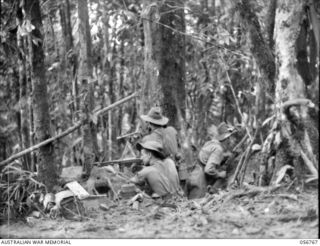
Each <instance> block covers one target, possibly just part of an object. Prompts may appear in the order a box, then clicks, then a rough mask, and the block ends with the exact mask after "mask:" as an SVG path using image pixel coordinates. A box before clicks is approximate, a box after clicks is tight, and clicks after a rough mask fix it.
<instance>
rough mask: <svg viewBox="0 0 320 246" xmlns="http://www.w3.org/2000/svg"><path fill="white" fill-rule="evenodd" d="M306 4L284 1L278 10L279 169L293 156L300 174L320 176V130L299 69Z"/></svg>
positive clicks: (277, 107)
mask: <svg viewBox="0 0 320 246" xmlns="http://www.w3.org/2000/svg"><path fill="white" fill-rule="evenodd" d="M305 4H306V1H299V0H294V1H290V3H289V2H287V1H282V2H279V3H278V6H277V11H276V19H275V51H276V64H278V68H277V70H278V71H279V72H278V74H277V78H276V109H277V119H278V121H279V123H280V126H281V137H282V139H281V143H278V144H280V145H279V148H278V149H279V151H278V152H277V155H276V169H278V168H279V167H280V166H281V165H283V164H284V163H287V162H288V160H291V161H292V163H293V165H294V166H295V168H296V170H297V174H299V175H298V176H299V177H300V178H301V177H302V176H301V174H306V173H309V174H311V175H312V178H317V177H318V158H319V157H318V155H316V153H317V149H318V148H317V145H318V141H319V133H318V130H317V129H316V127H315V125H314V123H313V122H312V121H311V120H310V117H309V114H308V108H310V107H313V106H314V105H313V104H312V103H311V102H310V101H309V100H307V99H306V85H305V81H304V80H303V77H302V76H301V75H300V73H299V71H298V69H297V67H298V59H299V54H298V50H297V49H296V45H297V42H298V39H299V35H300V32H301V31H303V30H302V28H303V26H302V23H303V22H302V20H303V17H304V7H305ZM286 147H287V148H286ZM306 167H307V168H306ZM304 170H305V172H303V171H304Z"/></svg>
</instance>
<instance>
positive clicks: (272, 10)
mask: <svg viewBox="0 0 320 246" xmlns="http://www.w3.org/2000/svg"><path fill="white" fill-rule="evenodd" d="M276 8H277V0H271V1H270V3H269V8H268V12H267V25H266V29H267V40H268V44H269V47H270V49H271V50H273V48H274V39H273V33H274V21H275V17H276Z"/></svg>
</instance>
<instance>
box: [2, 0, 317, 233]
mask: <svg viewBox="0 0 320 246" xmlns="http://www.w3.org/2000/svg"><path fill="white" fill-rule="evenodd" d="M0 3H1V8H0V9H1V23H0V24H1V29H0V38H1V45H0V101H1V103H0V168H1V184H0V185H1V186H0V190H1V201H0V202H1V206H0V208H1V210H0V217H1V222H2V223H3V224H4V225H2V226H1V227H0V228H1V229H0V234H1V237H21V238H29V237H37V238H38V237H46V238H48V237H50V238H52V237H57V238H87V237H91V238H97V237H99V238H123V237H126V238H128V237H129V238H135V237H139V238H141V237H148V238H159V237H160V238H176V237H178V238H190V237H191V238H199V237H200V238H204V237H205V238H261V237H263V238H277V237H281V238H283V237H284V238H316V237H318V201H317V200H318V161H319V152H318V147H319V146H318V145H319V132H318V130H319V129H318V123H319V36H320V1H319V0H303V1H301V0H292V1H286V0H270V1H260V0H259V1H250V0H237V1H231V0H187V1H182V0H176V1H173V0H159V1H156V0H141V1H139V0H119V1H112V0H109V1H103V0H77V1H76V0H56V1H54V0H1V2H0ZM155 105H158V106H160V107H161V108H162V110H163V114H164V115H165V116H167V117H168V118H169V119H170V121H169V125H172V126H174V127H175V128H176V129H177V130H178V132H179V137H180V139H181V144H182V149H183V154H184V158H185V159H186V161H187V163H188V164H191V163H192V162H193V161H194V158H195V156H196V153H197V151H198V150H199V149H200V148H201V146H202V145H203V144H204V142H205V141H206V140H208V134H207V128H208V127H209V126H211V125H212V124H215V125H218V124H219V123H220V122H227V123H228V124H231V125H233V126H235V127H237V128H238V129H241V134H240V135H241V137H240V136H239V142H240V141H242V143H243V144H242V145H241V147H240V148H241V151H238V152H237V153H238V156H237V157H235V158H234V159H233V163H234V165H235V170H234V173H233V176H232V180H231V183H230V186H229V187H228V189H227V190H223V191H221V192H220V193H218V194H213V195H210V194H207V195H206V196H205V197H204V198H202V199H198V200H192V201H191V200H187V199H182V200H180V201H176V203H175V205H174V206H173V207H170V206H169V207H162V206H159V204H158V205H154V204H153V205H152V203H151V202H150V204H151V205H150V204H149V203H148V202H145V201H144V203H142V204H141V205H140V208H138V209H135V208H132V207H130V206H128V205H127V202H126V201H120V203H114V201H111V200H109V199H107V198H99V199H95V200H92V201H84V203H85V207H86V208H87V214H86V216H85V217H83V216H82V219H81V221H70V220H66V219H65V218H59V219H55V220H53V219H50V218H48V217H46V216H45V214H43V212H42V211H41V209H40V208H35V207H34V205H32V204H33V203H32V202H30V199H29V198H30V196H31V195H34V194H35V193H37V192H38V191H40V190H41V191H43V190H45V192H46V193H49V192H57V190H58V188H57V187H59V185H60V184H61V179H62V176H63V175H64V171H63V170H67V168H69V169H68V170H69V173H68V175H67V176H68V178H70V175H71V176H72V175H75V176H76V174H77V173H76V172H77V170H78V169H77V167H81V168H82V170H85V171H87V172H88V173H90V170H91V169H92V163H97V162H103V161H108V160H109V161H111V160H119V159H125V158H128V157H136V155H137V152H136V150H135V149H134V147H132V144H131V142H130V141H131V140H132V139H131V138H130V137H126V136H125V135H126V134H129V133H134V132H136V131H138V130H139V128H140V126H141V125H140V124H141V120H140V119H139V115H141V114H146V113H147V112H148V111H149V109H150V108H151V107H153V106H155ZM132 136H134V135H132ZM70 168H74V169H70ZM70 170H74V171H70ZM118 171H119V173H126V175H130V172H129V171H128V170H127V169H125V170H123V168H120V170H118ZM70 173H72V174H70ZM64 178H65V176H64ZM114 182H115V183H117V182H119V183H121V182H124V181H123V180H122V181H121V180H120V181H119V180H116V181H114ZM119 186H120V184H119ZM28 199H29V200H28ZM101 203H104V204H105V203H106V204H107V206H104V207H103V208H101V206H100V205H101ZM99 204H100V205H99ZM34 210H40V211H41V212H42V213H41V216H40V218H39V217H38V218H35V217H37V216H35V217H32V216H31V217H30V213H31V212H32V211H34ZM43 222H45V223H43Z"/></svg>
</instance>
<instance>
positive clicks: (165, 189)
mask: <svg viewBox="0 0 320 246" xmlns="http://www.w3.org/2000/svg"><path fill="white" fill-rule="evenodd" d="M133 181H134V182H135V183H141V182H143V181H146V182H147V183H148V185H149V186H150V188H151V190H152V192H153V193H156V194H158V195H159V196H166V195H174V194H177V193H178V192H179V189H180V187H179V177H178V173H177V170H176V167H175V164H174V162H173V161H172V160H171V159H170V158H166V159H165V160H156V161H153V162H151V163H150V166H146V167H144V168H143V169H142V170H141V171H139V172H138V173H137V175H136V176H135V177H134V180H133Z"/></svg>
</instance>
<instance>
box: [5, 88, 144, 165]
mask: <svg viewBox="0 0 320 246" xmlns="http://www.w3.org/2000/svg"><path fill="white" fill-rule="evenodd" d="M137 95H138V92H136V93H133V94H132V95H130V96H127V97H125V98H123V99H121V100H119V101H117V102H115V103H113V104H111V105H109V106H107V107H105V108H103V109H100V110H98V111H97V112H95V113H94V114H95V115H96V116H99V115H101V114H104V113H106V112H107V111H109V110H111V109H113V108H115V107H117V106H119V105H121V104H123V103H125V102H127V101H129V100H131V99H132V98H135V97H136V96H137ZM83 124H84V122H82V121H80V122H77V123H76V124H75V125H74V126H72V127H70V128H68V129H67V130H65V131H63V132H62V133H60V134H59V135H57V136H55V137H52V138H48V139H46V140H45V141H43V142H41V143H38V144H36V145H34V146H31V147H29V148H28V149H25V150H23V151H21V152H19V153H17V154H14V155H12V156H10V157H9V158H8V159H6V160H4V161H2V162H0V167H2V166H5V165H7V164H8V163H10V162H12V161H13V160H15V159H18V158H20V157H22V156H24V155H26V154H28V153H30V152H32V151H35V150H37V149H39V148H41V147H42V146H45V145H47V144H49V143H51V142H53V141H55V140H57V139H60V138H62V137H64V136H66V135H68V134H70V133H71V132H73V131H75V130H76V129H78V128H79V127H81V125H83Z"/></svg>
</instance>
